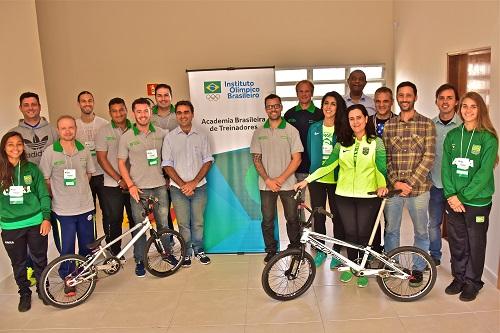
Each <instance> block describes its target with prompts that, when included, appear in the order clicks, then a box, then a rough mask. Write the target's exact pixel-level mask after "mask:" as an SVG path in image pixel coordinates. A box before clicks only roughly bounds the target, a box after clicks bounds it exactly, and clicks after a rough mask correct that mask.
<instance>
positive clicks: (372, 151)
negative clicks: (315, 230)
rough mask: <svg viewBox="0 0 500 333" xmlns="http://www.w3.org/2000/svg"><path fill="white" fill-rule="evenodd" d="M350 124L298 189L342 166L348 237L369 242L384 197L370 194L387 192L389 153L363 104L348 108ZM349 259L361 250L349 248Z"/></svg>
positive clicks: (362, 282) (341, 208) (361, 282)
mask: <svg viewBox="0 0 500 333" xmlns="http://www.w3.org/2000/svg"><path fill="white" fill-rule="evenodd" d="M346 114H347V116H344V117H346V119H347V121H348V123H349V126H342V127H340V128H337V129H336V130H337V143H336V144H335V147H334V149H333V152H332V153H331V154H330V157H329V158H328V160H327V161H326V163H325V166H323V167H321V168H319V169H318V170H316V171H315V172H314V173H312V174H311V175H310V176H309V177H307V178H306V179H305V180H304V181H302V182H300V183H297V184H296V185H295V188H299V187H300V188H303V187H305V186H306V185H307V184H308V183H310V182H312V181H314V180H316V179H318V178H321V177H323V176H324V175H325V174H328V173H329V172H331V171H332V170H333V169H335V167H336V166H337V165H339V167H340V169H339V175H338V181H337V188H336V190H335V201H336V204H337V209H338V213H339V215H340V219H341V221H342V223H343V225H344V230H345V237H346V240H347V241H348V242H350V243H355V244H360V245H366V244H368V241H369V239H370V234H371V231H372V229H373V225H374V223H375V219H376V216H377V212H378V209H379V207H380V202H381V200H380V198H378V197H377V195H369V194H368V192H371V191H377V194H378V195H379V196H383V195H385V194H387V192H388V190H387V187H386V184H387V183H386V179H385V177H386V170H387V169H386V155H385V149H384V144H383V143H382V140H381V139H380V138H378V137H377V136H376V135H375V128H374V127H373V124H371V123H368V111H367V110H366V108H365V107H364V106H363V105H361V104H355V105H351V106H350V107H348V108H347V111H346ZM347 257H348V258H349V260H353V261H354V260H356V259H357V258H358V251H357V250H355V249H351V248H348V249H347ZM351 279H352V273H351V272H350V271H344V272H342V274H341V275H340V281H342V282H349V281H350V280H351ZM357 284H358V286H359V287H366V286H367V285H368V279H367V278H366V277H365V276H361V277H359V278H358V281H357Z"/></svg>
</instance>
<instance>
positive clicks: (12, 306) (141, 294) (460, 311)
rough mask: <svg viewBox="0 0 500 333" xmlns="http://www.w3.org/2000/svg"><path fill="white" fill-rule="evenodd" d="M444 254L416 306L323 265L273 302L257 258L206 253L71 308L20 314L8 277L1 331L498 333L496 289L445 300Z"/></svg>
mask: <svg viewBox="0 0 500 333" xmlns="http://www.w3.org/2000/svg"><path fill="white" fill-rule="evenodd" d="M405 220H407V217H406V218H405ZM405 225H407V226H409V225H410V223H405ZM404 234H405V237H403V242H406V243H410V242H409V239H410V238H411V237H409V236H408V234H409V232H405V233H404ZM447 247H448V245H447V244H446V242H445V243H444V250H445V254H444V258H443V261H444V263H443V265H442V266H440V267H439V268H438V280H437V282H436V285H435V287H434V289H433V290H432V291H431V293H430V294H429V295H427V296H426V297H425V298H423V299H422V300H419V301H416V302H413V303H399V302H396V301H393V300H391V299H389V298H387V297H386V296H385V295H384V294H383V293H382V292H381V291H380V289H379V287H378V285H377V283H376V281H375V280H370V284H369V285H368V287H367V288H364V289H360V288H358V287H357V286H356V285H355V282H354V280H353V281H352V282H350V283H348V284H342V283H341V282H339V281H338V275H339V274H338V272H332V271H330V270H329V268H328V265H323V267H321V268H320V269H318V272H317V275H316V279H315V281H314V284H313V287H312V288H310V289H309V290H308V292H306V293H305V294H304V295H303V296H301V297H299V298H298V299H296V300H293V301H289V302H278V301H275V300H273V299H271V298H269V297H268V296H267V295H266V294H265V293H264V291H263V290H262V287H261V284H260V274H261V273H262V268H263V267H264V266H263V263H262V259H263V257H264V255H261V254H256V255H212V256H211V258H212V264H211V265H207V266H203V265H201V264H200V263H199V262H197V261H195V262H194V263H193V266H192V267H190V268H181V269H180V271H179V272H177V273H176V274H174V275H173V276H170V277H167V278H164V279H161V278H155V277H153V276H151V275H147V276H146V277H145V278H142V279H140V278H136V277H135V275H134V263H133V262H132V261H129V262H127V264H126V265H125V268H124V270H123V271H121V272H119V273H118V274H117V275H115V276H112V277H109V278H105V279H102V280H100V281H99V282H98V283H97V287H96V290H95V292H94V294H93V295H92V296H91V297H90V298H89V299H88V300H87V302H86V303H84V304H82V305H80V306H78V307H76V308H72V309H69V310H60V309H56V308H54V307H50V306H44V305H43V304H42V303H41V301H40V300H39V299H38V298H37V297H36V294H34V297H33V306H32V309H31V310H30V311H29V312H26V313H19V312H18V311H17V303H18V295H17V293H16V291H17V288H16V286H15V283H14V281H13V279H12V278H9V279H6V280H4V281H1V282H0V304H1V305H0V331H6V332H20V331H22V332H32V331H51V332H95V333H97V332H116V333H127V332H164V333H166V332H168V333H178V332H196V333H205V332H210V333H212V332H213V333H224V332H230V333H243V332H247V333H263V332H272V333H276V332H279V331H282V332H287V333H293V332H314V333H320V332H341V333H348V332H360V331H368V330H375V331H377V332H393V333H396V332H418V333H422V332H433V333H446V332H453V333H459V332H467V333H471V332H474V333H480V332H485V333H486V332H489V333H498V332H500V292H499V291H498V290H496V289H495V288H494V287H493V286H492V285H489V284H487V285H485V287H484V288H483V289H482V290H481V292H480V294H479V296H478V298H477V299H476V300H475V301H474V302H469V303H464V302H461V301H460V300H459V299H458V296H448V295H446V294H445V293H444V288H445V287H446V285H447V284H448V283H449V282H450V281H451V277H450V273H449V272H450V267H449V264H448V263H446V261H448V258H449V254H448V253H447V252H446V251H447ZM53 256H54V253H51V257H53ZM327 263H328V261H327Z"/></svg>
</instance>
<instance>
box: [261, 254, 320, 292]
mask: <svg viewBox="0 0 500 333" xmlns="http://www.w3.org/2000/svg"><path fill="white" fill-rule="evenodd" d="M301 258H302V259H301ZM315 276H316V266H315V265H314V259H313V258H312V257H311V255H310V254H309V253H307V252H304V255H303V256H302V250H300V249H288V250H286V251H283V252H281V253H279V254H277V255H275V256H274V257H273V258H272V259H271V260H269V262H268V263H267V265H266V267H264V271H263V272H262V287H263V288H264V291H265V292H266V294H268V295H269V296H270V297H272V298H274V299H276V300H278V301H288V300H291V299H295V298H297V297H299V296H300V295H302V294H303V293H305V292H306V291H307V289H309V287H310V286H311V284H312V282H313V281H314V277H315Z"/></svg>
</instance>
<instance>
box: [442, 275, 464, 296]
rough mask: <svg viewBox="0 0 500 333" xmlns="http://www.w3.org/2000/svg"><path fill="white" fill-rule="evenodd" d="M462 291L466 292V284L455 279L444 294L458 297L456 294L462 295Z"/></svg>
mask: <svg viewBox="0 0 500 333" xmlns="http://www.w3.org/2000/svg"><path fill="white" fill-rule="evenodd" d="M462 290H464V283H463V282H460V281H458V280H456V279H453V281H451V283H450V285H449V286H448V287H446V289H445V290H444V292H445V293H446V294H448V295H456V294H460V293H461V292H462Z"/></svg>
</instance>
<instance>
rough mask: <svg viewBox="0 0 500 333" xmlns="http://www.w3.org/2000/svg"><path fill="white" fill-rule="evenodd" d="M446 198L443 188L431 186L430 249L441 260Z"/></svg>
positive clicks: (434, 256)
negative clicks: (442, 226)
mask: <svg viewBox="0 0 500 333" xmlns="http://www.w3.org/2000/svg"><path fill="white" fill-rule="evenodd" d="M445 205H446V199H445V197H444V191H443V189H442V188H438V187H435V186H432V187H431V190H430V199H429V239H430V245H429V251H430V253H431V256H432V257H433V258H435V259H439V260H441V255H442V253H441V247H442V242H441V223H442V222H443V213H444V207H445Z"/></svg>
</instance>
